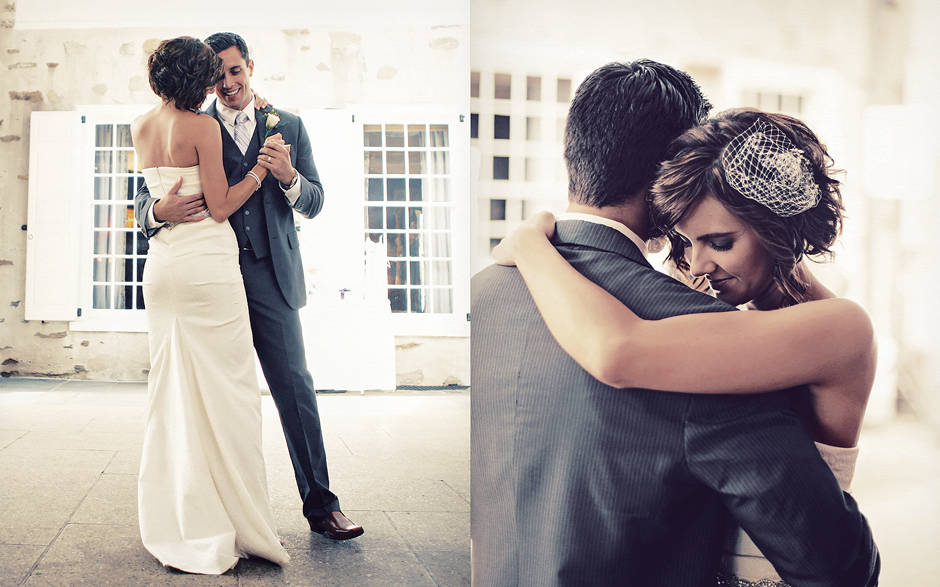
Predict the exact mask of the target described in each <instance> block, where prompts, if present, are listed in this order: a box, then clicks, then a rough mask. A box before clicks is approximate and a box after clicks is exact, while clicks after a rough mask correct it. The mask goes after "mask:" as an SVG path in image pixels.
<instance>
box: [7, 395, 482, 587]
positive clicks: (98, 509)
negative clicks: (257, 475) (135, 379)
mask: <svg viewBox="0 0 940 587" xmlns="http://www.w3.org/2000/svg"><path fill="white" fill-rule="evenodd" d="M318 401H319V404H320V412H321V414H322V416H323V422H324V439H325V442H326V447H327V454H328V455H329V459H330V477H331V481H332V483H331V485H332V487H333V489H334V491H335V492H336V493H337V494H338V495H339V496H340V500H341V504H342V507H343V510H344V511H345V513H346V514H347V515H348V516H349V517H350V518H351V519H352V520H354V521H355V522H356V523H359V524H361V525H362V526H363V527H364V528H365V530H366V533H365V534H364V535H363V536H362V537H360V538H358V539H355V540H350V541H346V542H334V541H331V540H328V539H326V538H323V537H321V536H319V535H317V534H312V533H311V532H310V530H309V528H308V526H307V523H306V521H305V520H304V518H303V516H302V514H301V509H300V499H299V497H298V494H297V487H296V484H295V481H294V475H293V469H292V468H291V465H290V460H289V457H288V455H287V448H286V445H285V444H284V437H283V434H282V432H281V429H280V423H279V421H278V417H277V412H276V410H275V408H274V404H273V403H272V401H271V398H270V396H264V401H263V415H264V454H265V462H266V464H267V471H268V480H269V486H270V492H271V500H272V505H273V508H274V515H275V518H276V520H277V524H278V529H279V531H280V534H281V538H282V540H283V541H284V542H285V545H286V546H287V549H288V551H289V552H290V555H291V563H290V565H288V566H286V567H284V568H283V569H282V568H280V567H277V566H274V565H271V564H267V563H265V562H262V561H252V560H248V561H241V562H239V564H238V565H237V566H236V567H235V568H234V569H233V570H231V571H229V572H227V573H225V574H224V575H222V576H218V577H209V576H201V575H187V574H184V573H180V572H177V571H174V570H170V569H166V568H164V567H162V566H161V565H160V564H159V563H158V562H157V561H156V559H154V558H153V557H152V556H151V555H150V554H149V553H148V552H147V551H146V550H145V549H144V547H143V545H142V544H141V542H140V534H139V531H138V527H137V485H136V484H137V470H138V467H139V466H140V451H141V444H142V438H143V428H144V422H145V417H146V402H147V395H146V384H139V383H107V382H93V381H64V380H53V379H15V378H9V379H2V380H0V586H3V587H6V586H13V585H17V586H18V585H26V586H28V587H34V586H40V585H56V586H58V585H96V586H97V585H242V586H249V585H265V586H268V585H272V586H273V585H294V586H303V585H362V586H371V585H375V586H382V587H385V586H398V585H400V586H408V587H412V586H415V587H420V586H428V587H434V586H439V587H443V586H466V585H469V584H470V396H469V392H467V391H462V392H444V391H440V392H421V393H414V392H399V393H394V394H388V393H384V394H369V393H367V394H365V395H360V394H358V393H356V394H324V395H319V396H318Z"/></svg>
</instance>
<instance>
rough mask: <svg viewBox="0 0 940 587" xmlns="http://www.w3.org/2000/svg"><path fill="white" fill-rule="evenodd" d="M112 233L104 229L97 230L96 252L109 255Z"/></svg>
mask: <svg viewBox="0 0 940 587" xmlns="http://www.w3.org/2000/svg"><path fill="white" fill-rule="evenodd" d="M111 247H112V244H111V233H110V232H107V231H102V230H96V231H95V254H96V255H107V254H110V253H111Z"/></svg>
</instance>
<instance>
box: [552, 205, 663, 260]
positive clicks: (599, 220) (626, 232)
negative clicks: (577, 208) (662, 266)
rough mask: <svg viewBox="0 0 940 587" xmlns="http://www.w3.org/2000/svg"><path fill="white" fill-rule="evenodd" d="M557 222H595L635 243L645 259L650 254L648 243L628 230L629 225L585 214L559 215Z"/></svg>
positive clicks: (565, 213) (564, 213) (570, 213)
mask: <svg viewBox="0 0 940 587" xmlns="http://www.w3.org/2000/svg"><path fill="white" fill-rule="evenodd" d="M555 220H556V221H558V220H583V221H584V222H593V223H595V224H603V225H604V226H609V227H610V228H613V229H614V230H616V231H618V232H620V233H621V234H623V235H624V236H625V237H627V238H628V239H630V240H631V241H633V244H635V245H636V246H637V248H638V249H640V253H642V255H643V258H644V259H645V258H646V257H647V256H648V254H649V252H648V251H647V249H646V243H645V242H644V241H643V239H641V238H640V237H639V236H637V234H636V233H635V232H633V231H632V230H630V229H629V228H627V225H626V224H623V223H622V222H617V221H616V220H612V219H610V218H605V217H603V216H597V215H595V214H585V213H583V212H563V213H561V214H558V215H557V216H556V217H555Z"/></svg>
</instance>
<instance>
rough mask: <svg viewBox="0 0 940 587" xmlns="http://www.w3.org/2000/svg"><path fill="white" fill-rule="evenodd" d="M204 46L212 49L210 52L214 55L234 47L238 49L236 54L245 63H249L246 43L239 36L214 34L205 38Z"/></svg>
mask: <svg viewBox="0 0 940 587" xmlns="http://www.w3.org/2000/svg"><path fill="white" fill-rule="evenodd" d="M206 45H209V46H210V47H212V50H213V51H215V52H216V53H221V52H222V51H225V50H226V49H228V48H229V47H236V48H238V52H239V53H241V54H242V57H244V59H245V63H248V62H249V61H251V59H250V58H249V57H248V43H246V42H245V39H243V38H242V37H241V35H237V34H235V33H214V34H212V35H209V36H208V37H206Z"/></svg>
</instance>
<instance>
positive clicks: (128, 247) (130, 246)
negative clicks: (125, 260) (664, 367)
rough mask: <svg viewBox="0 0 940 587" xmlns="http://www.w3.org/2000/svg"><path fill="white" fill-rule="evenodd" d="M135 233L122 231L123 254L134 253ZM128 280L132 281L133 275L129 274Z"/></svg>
mask: <svg viewBox="0 0 940 587" xmlns="http://www.w3.org/2000/svg"><path fill="white" fill-rule="evenodd" d="M135 234H137V233H136V232H135V231H131V232H125V233H124V251H123V252H124V254H125V255H133V254H134V252H135V251H134V235H135ZM127 280H128V281H134V276H133V275H132V276H130V277H128V279H127Z"/></svg>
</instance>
